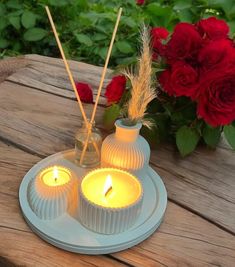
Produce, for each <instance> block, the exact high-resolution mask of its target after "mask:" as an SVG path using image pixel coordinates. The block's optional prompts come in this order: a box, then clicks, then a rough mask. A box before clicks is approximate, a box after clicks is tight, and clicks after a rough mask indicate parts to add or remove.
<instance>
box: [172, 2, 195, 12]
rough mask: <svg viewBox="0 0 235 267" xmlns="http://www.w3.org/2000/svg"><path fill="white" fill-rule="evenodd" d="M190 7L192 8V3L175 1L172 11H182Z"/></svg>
mask: <svg viewBox="0 0 235 267" xmlns="http://www.w3.org/2000/svg"><path fill="white" fill-rule="evenodd" d="M191 6H192V1H189V0H175V1H174V7H173V9H175V10H182V9H186V8H190V7H191Z"/></svg>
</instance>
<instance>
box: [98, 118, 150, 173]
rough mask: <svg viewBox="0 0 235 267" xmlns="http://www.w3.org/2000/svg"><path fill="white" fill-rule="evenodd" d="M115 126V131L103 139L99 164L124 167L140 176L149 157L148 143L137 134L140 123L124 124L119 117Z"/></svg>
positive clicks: (147, 163)
mask: <svg viewBox="0 0 235 267" xmlns="http://www.w3.org/2000/svg"><path fill="white" fill-rule="evenodd" d="M115 126H116V132H115V133H114V134H111V135H109V136H107V137H106V138H105V140H104V141H103V144H102V147H101V166H102V167H116V168H120V169H124V170H127V171H130V172H132V173H134V174H135V175H137V176H139V178H142V177H143V175H144V173H145V170H146V168H147V167H148V165H149V158H150V147H149V144H148V142H147V141H146V140H145V139H144V138H143V137H142V136H141V135H139V131H140V129H141V127H142V124H141V123H137V124H136V125H134V126H126V125H124V124H123V122H122V120H121V119H120V120H117V121H116V122H115Z"/></svg>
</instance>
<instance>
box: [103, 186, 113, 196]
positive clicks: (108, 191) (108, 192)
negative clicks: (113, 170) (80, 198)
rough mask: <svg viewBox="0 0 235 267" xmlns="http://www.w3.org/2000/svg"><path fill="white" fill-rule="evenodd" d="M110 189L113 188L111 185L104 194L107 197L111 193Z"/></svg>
mask: <svg viewBox="0 0 235 267" xmlns="http://www.w3.org/2000/svg"><path fill="white" fill-rule="evenodd" d="M112 190H113V188H112V186H110V187H109V189H108V190H107V191H106V192H105V195H104V196H105V197H107V196H108V195H109V194H110V193H111V191H112Z"/></svg>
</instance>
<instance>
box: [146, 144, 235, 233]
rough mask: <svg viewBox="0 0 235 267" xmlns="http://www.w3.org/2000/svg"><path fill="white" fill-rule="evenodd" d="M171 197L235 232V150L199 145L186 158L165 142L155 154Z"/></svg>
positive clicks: (154, 159) (155, 163) (154, 164)
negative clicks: (181, 156)
mask: <svg viewBox="0 0 235 267" xmlns="http://www.w3.org/2000/svg"><path fill="white" fill-rule="evenodd" d="M151 162H152V163H153V167H154V169H156V171H157V172H158V173H159V174H160V175H161V176H162V177H163V180H164V183H165V184H166V187H167V190H168V196H169V198H170V199H172V200H174V201H176V202H178V203H180V204H182V205H184V206H186V207H188V208H190V209H192V210H195V211H197V212H198V213H199V214H201V215H202V216H203V217H205V218H208V219H209V220H211V221H214V222H216V223H218V224H220V225H221V226H223V227H224V228H226V229H228V230H230V231H232V232H235V153H234V152H232V151H231V150H228V149H223V148H218V149H217V150H216V151H209V150H208V149H206V148H205V147H204V148H202V147H201V148H199V149H197V151H196V152H195V153H193V154H192V155H191V156H189V157H188V158H186V159H182V158H180V157H179V156H178V155H175V153H174V151H173V149H172V147H170V146H166V145H165V146H164V147H161V148H160V149H158V151H156V152H155V151H154V152H153V153H152V156H151Z"/></svg>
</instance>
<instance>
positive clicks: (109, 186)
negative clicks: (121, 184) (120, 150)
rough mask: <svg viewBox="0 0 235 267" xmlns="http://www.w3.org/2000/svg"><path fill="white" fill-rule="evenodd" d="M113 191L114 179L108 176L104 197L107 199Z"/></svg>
mask: <svg viewBox="0 0 235 267" xmlns="http://www.w3.org/2000/svg"><path fill="white" fill-rule="evenodd" d="M111 190H112V177H111V175H108V176H107V177H106V180H105V184H104V191H103V194H104V196H105V197H106V196H107V195H108V193H109V192H110V191H111Z"/></svg>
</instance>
